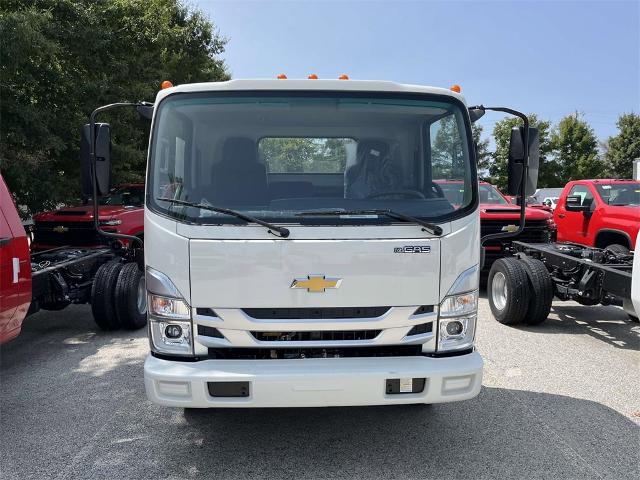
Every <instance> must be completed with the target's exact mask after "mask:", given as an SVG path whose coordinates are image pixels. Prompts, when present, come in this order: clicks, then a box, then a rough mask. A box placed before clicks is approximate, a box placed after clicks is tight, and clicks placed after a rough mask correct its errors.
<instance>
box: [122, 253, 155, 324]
mask: <svg viewBox="0 0 640 480" xmlns="http://www.w3.org/2000/svg"><path fill="white" fill-rule="evenodd" d="M115 307H116V314H117V316H118V320H119V321H120V324H121V325H122V326H123V327H124V328H129V329H131V330H136V329H138V328H142V327H144V326H145V325H146V324H147V288H146V284H145V278H144V273H143V272H142V271H141V270H140V268H139V267H138V264H137V263H135V262H132V263H127V264H125V265H124V266H123V267H122V269H121V270H120V275H118V281H117V283H116V293H115Z"/></svg>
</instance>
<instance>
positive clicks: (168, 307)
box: [149, 294, 191, 319]
mask: <svg viewBox="0 0 640 480" xmlns="http://www.w3.org/2000/svg"><path fill="white" fill-rule="evenodd" d="M149 313H150V314H151V315H155V316H157V317H161V318H180V319H182V318H184V319H190V318H191V311H190V310H189V307H188V306H187V304H186V303H184V302H183V301H182V300H180V299H178V298H170V297H161V296H160V295H154V294H149Z"/></svg>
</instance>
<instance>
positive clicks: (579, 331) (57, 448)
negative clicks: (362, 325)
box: [0, 300, 640, 480]
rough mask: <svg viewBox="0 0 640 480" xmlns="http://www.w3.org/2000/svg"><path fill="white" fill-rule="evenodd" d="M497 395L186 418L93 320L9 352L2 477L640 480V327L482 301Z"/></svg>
mask: <svg viewBox="0 0 640 480" xmlns="http://www.w3.org/2000/svg"><path fill="white" fill-rule="evenodd" d="M478 349H479V350H480V353H481V354H482V356H483V357H484V359H485V376H484V381H483V389H482V392H481V394H480V395H479V396H478V397H477V398H476V399H473V400H470V401H466V402H461V403H452V404H442V405H434V406H428V407H424V406H400V407H395V406H394V407H367V408H357V407H354V408H325V409H320V408H314V409H260V410H202V411H199V410H198V411H184V410H182V409H172V408H166V407H160V406H156V405H153V404H151V403H149V402H148V401H147V399H146V396H145V393H144V385H143V370H142V368H143V362H144V358H145V356H146V354H147V351H148V343H147V339H146V331H145V330H142V331H138V332H123V331H118V332H109V333H105V332H101V331H99V330H97V328H96V327H95V325H94V324H93V321H92V319H91V313H90V309H89V308H87V307H86V306H77V307H70V308H68V309H66V310H63V311H60V312H40V313H38V314H37V315H34V316H33V317H30V318H29V319H27V321H26V323H25V325H24V329H23V332H22V334H21V336H20V337H18V338H17V339H16V340H14V341H13V342H11V343H9V344H7V345H4V346H2V347H1V348H0V426H1V436H0V478H2V479H3V480H9V479H45V478H47V479H49V478H51V479H67V478H70V479H71V478H73V479H75V478H92V479H147V478H154V479H190V478H219V479H225V478H242V479H245V478H274V479H320V478H331V479H334V478H363V479H372V478H397V479H413V478H416V479H417V478H420V479H427V478H434V479H439V480H442V479H465V478H474V479H475V478H501V479H506V478H509V479H510V478H514V479H516V478H517V479H545V478H549V479H554V480H558V479H601V478H611V479H620V478H633V479H637V478H640V453H639V452H640V428H639V426H640V375H639V374H640V368H639V367H640V353H639V351H640V325H638V324H636V323H631V322H629V321H627V317H626V315H625V314H624V313H622V311H621V310H620V309H618V308H616V307H601V306H600V307H584V306H581V305H578V304H575V303H572V302H554V309H553V311H552V316H551V318H550V319H549V320H548V321H547V322H546V323H545V324H543V325H540V326H538V327H518V328H513V327H506V326H503V325H500V324H499V323H497V322H496V321H495V320H494V319H493V317H491V314H490V311H489V308H488V304H487V302H486V300H482V301H481V309H480V320H479V331H478Z"/></svg>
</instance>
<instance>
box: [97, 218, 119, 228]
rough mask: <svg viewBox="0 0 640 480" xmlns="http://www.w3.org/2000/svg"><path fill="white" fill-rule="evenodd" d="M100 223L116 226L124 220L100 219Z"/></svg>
mask: <svg viewBox="0 0 640 480" xmlns="http://www.w3.org/2000/svg"><path fill="white" fill-rule="evenodd" d="M99 223H100V225H104V226H107V227H115V226H116V225H120V224H121V223H122V220H118V219H112V220H100V222H99Z"/></svg>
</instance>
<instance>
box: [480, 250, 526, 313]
mask: <svg viewBox="0 0 640 480" xmlns="http://www.w3.org/2000/svg"><path fill="white" fill-rule="evenodd" d="M487 296H488V297H489V306H490V307H491V312H492V313H493V316H494V317H495V318H496V320H498V322H500V323H502V324H504V325H515V324H517V323H520V322H522V320H523V319H524V316H525V314H526V313H527V309H528V307H529V298H530V295H529V280H528V279H527V272H526V270H525V267H524V266H523V264H522V262H521V261H520V260H518V259H517V258H514V257H508V258H500V259H498V260H496V261H495V262H494V263H493V265H492V266H491V271H490V272H489V278H488V280H487Z"/></svg>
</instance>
